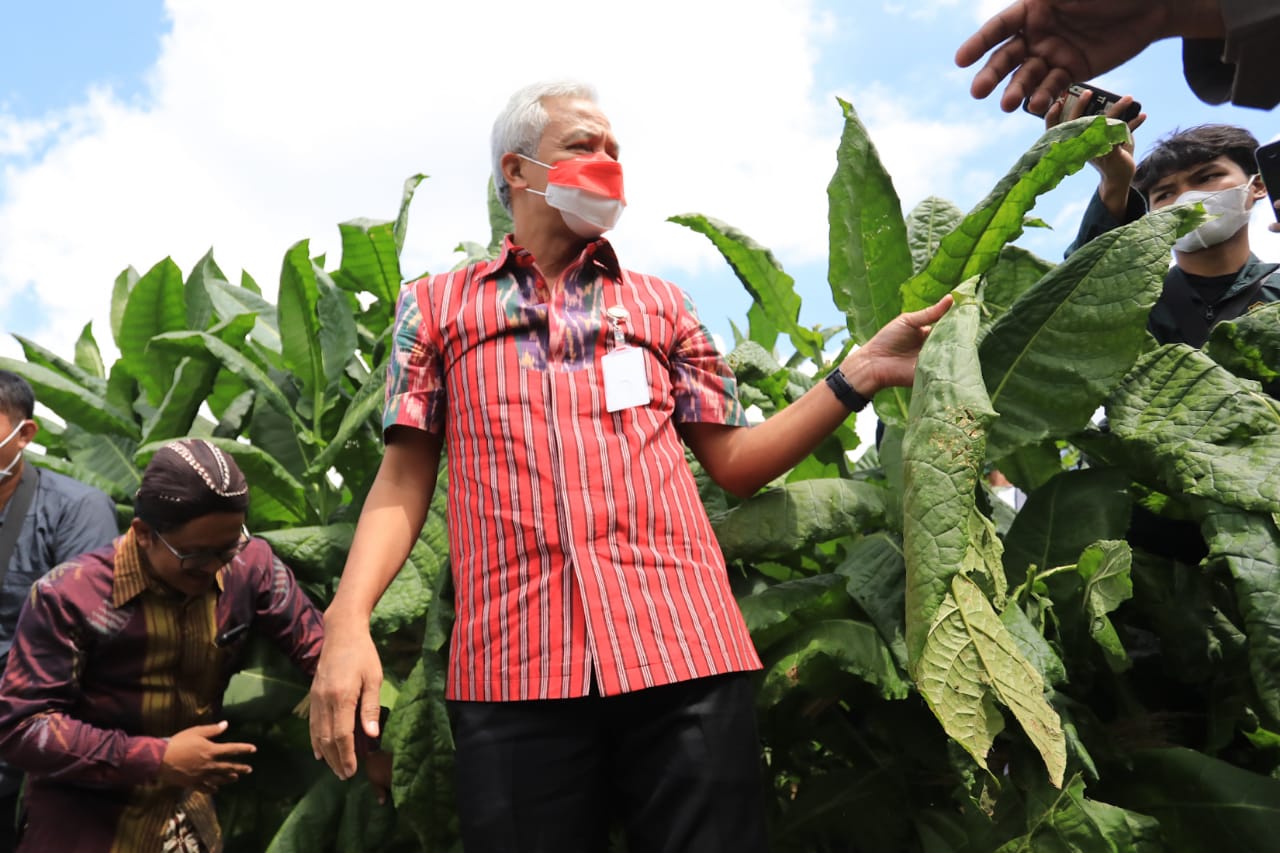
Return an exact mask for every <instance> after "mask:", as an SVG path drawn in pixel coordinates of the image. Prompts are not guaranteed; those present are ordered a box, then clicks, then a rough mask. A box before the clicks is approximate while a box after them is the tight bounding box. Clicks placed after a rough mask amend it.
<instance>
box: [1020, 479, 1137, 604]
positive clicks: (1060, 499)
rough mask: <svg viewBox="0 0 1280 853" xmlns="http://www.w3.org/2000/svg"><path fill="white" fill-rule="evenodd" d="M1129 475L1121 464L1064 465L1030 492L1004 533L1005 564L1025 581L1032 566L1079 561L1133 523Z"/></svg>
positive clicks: (1043, 568) (1041, 568)
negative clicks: (1076, 468)
mask: <svg viewBox="0 0 1280 853" xmlns="http://www.w3.org/2000/svg"><path fill="white" fill-rule="evenodd" d="M1128 489H1129V477H1128V475H1127V474H1126V473H1125V472H1124V471H1122V470H1119V469H1116V468H1086V469H1084V470H1081V471H1064V472H1062V473H1061V474H1058V475H1057V476H1056V477H1054V478H1053V479H1052V480H1050V481H1049V482H1048V483H1046V484H1045V485H1043V486H1041V487H1040V488H1038V489H1036V490H1035V491H1034V492H1032V493H1031V494H1030V495H1028V496H1027V502H1026V503H1025V504H1024V505H1023V507H1022V510H1021V511H1019V513H1018V515H1017V516H1016V517H1015V518H1014V521H1013V525H1012V526H1011V527H1010V528H1009V532H1008V534H1007V535H1006V536H1005V538H1004V567H1005V571H1006V572H1007V573H1008V575H1009V579H1010V582H1012V583H1021V581H1022V578H1023V577H1025V576H1026V574H1027V570H1028V569H1029V568H1030V567H1031V566H1036V567H1037V568H1038V569H1039V571H1041V572H1045V571H1048V570H1049V569H1052V568H1055V567H1057V566H1065V565H1069V564H1071V563H1074V562H1076V558H1077V557H1078V556H1079V555H1080V552H1081V551H1083V550H1084V549H1085V548H1087V547H1088V546H1089V545H1090V544H1091V543H1093V542H1096V541H1098V540H1099V539H1122V538H1124V535H1125V531H1127V530H1128V529H1129V512H1130V508H1131V506H1132V503H1133V501H1132V499H1131V498H1130V496H1129V491H1128Z"/></svg>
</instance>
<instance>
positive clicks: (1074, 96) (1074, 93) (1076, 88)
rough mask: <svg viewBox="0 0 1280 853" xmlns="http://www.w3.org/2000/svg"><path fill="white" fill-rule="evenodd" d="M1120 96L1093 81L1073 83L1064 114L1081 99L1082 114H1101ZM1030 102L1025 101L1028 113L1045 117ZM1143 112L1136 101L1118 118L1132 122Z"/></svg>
mask: <svg viewBox="0 0 1280 853" xmlns="http://www.w3.org/2000/svg"><path fill="white" fill-rule="evenodd" d="M1085 92H1088V93H1089V96H1088V98H1087V99H1085ZM1120 97H1121V96H1120V95H1117V94H1115V93H1114V92H1108V91H1107V90H1106V89H1100V88H1098V87H1097V86H1095V85H1093V84H1092V83H1072V84H1071V85H1070V86H1068V87H1067V94H1066V99H1065V100H1064V102H1063V104H1062V115H1070V114H1071V111H1072V109H1073V108H1074V107H1075V105H1076V102H1077V101H1080V100H1085V105H1084V112H1082V113H1080V115H1082V116H1095V115H1101V114H1102V113H1105V112H1106V110H1107V107H1109V106H1111V105H1112V104H1114V103H1116V102H1117V101H1119V100H1120ZM1030 102H1031V101H1030V99H1027V100H1026V101H1023V102H1022V109H1023V110H1024V111H1026V112H1028V113H1031V115H1034V116H1039V117H1040V118H1044V113H1036V112H1032V111H1031V108H1030V106H1029V104H1030ZM1141 112H1142V104H1140V103H1138V102H1137V101H1134V102H1133V103H1132V104H1130V105H1129V107H1128V109H1126V110H1125V111H1124V112H1123V113H1121V114H1120V115H1119V116H1116V118H1118V119H1120V120H1121V121H1124V122H1130V121H1133V120H1134V119H1135V118H1137V117H1138V114H1139V113H1141Z"/></svg>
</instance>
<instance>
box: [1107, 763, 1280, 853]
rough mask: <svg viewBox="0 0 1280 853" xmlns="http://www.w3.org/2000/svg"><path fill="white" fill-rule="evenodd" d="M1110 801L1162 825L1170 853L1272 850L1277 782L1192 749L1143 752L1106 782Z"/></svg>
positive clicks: (1278, 827)
mask: <svg viewBox="0 0 1280 853" xmlns="http://www.w3.org/2000/svg"><path fill="white" fill-rule="evenodd" d="M1107 782H1108V784H1109V786H1110V789H1111V791H1112V795H1111V796H1110V797H1108V799H1110V800H1112V801H1113V802H1116V803H1118V804H1120V805H1123V806H1124V807H1125V808H1129V809H1133V810H1135V811H1139V812H1142V813H1144V814H1148V815H1151V816H1152V817H1154V818H1156V819H1157V820H1159V821H1160V825H1161V826H1162V827H1163V829H1164V839H1165V843H1166V846H1165V847H1164V848H1162V849H1163V850H1167V851H1169V853H1219V851H1222V850H1239V851H1245V850H1249V851H1254V850H1257V851H1262V850H1274V849H1276V839H1278V838H1280V780H1276V779H1269V778H1267V777H1266V776H1261V775H1259V774H1257V773H1250V772H1249V771H1247V770H1242V769H1240V768H1239V767H1235V766H1233V765H1230V764H1227V763H1226V762H1225V761H1220V760H1218V759H1216V758H1213V757H1211V756H1208V755H1205V754H1204V753H1201V752H1196V751H1194V750H1190V749H1182V748H1171V749H1145V750H1139V751H1137V752H1135V753H1132V754H1130V755H1129V756H1126V767H1125V768H1116V769H1115V770H1114V771H1113V775H1111V776H1109V777H1108V778H1107Z"/></svg>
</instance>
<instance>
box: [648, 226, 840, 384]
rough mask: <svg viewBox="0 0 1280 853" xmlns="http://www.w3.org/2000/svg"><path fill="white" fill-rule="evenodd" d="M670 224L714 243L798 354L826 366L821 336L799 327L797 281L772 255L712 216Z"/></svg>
mask: <svg viewBox="0 0 1280 853" xmlns="http://www.w3.org/2000/svg"><path fill="white" fill-rule="evenodd" d="M667 221H668V222H674V223H676V224H677V225H683V226H685V227H686V228H689V229H692V230H694V231H697V232H698V233H699V234H702V235H703V236H705V237H707V238H708V239H709V240H711V243H712V245H714V246H715V247H716V249H718V250H719V251H720V254H721V255H723V256H724V259H725V260H726V261H728V262H729V266H731V267H733V271H734V273H735V274H737V276H738V280H739V281H741V282H742V285H743V287H745V288H746V289H747V292H748V293H750V294H751V298H752V299H754V300H755V302H756V304H758V305H759V306H760V307H761V309H762V310H763V311H764V312H765V314H766V316H767V317H768V318H769V320H770V321H771V322H772V323H773V324H774V325H775V326H776V327H777V328H778V329H779V330H781V331H783V332H786V333H787V334H788V335H790V336H791V342H792V344H794V345H795V348H796V349H797V350H798V351H800V352H802V353H804V354H805V355H806V356H808V357H809V358H811V359H813V361H814V362H815V363H816V364H822V363H823V361H824V360H823V357H822V349H823V339H822V335H821V334H820V333H819V332H815V331H814V330H812V329H806V328H805V327H804V326H801V325H800V322H799V317H800V297H799V296H798V295H797V294H796V289H795V281H794V280H793V279H792V278H791V276H789V275H787V274H786V273H785V272H783V270H782V267H781V265H779V264H778V261H777V259H776V258H774V257H773V253H772V252H770V251H769V250H768V249H766V248H764V247H763V246H761V245H760V244H758V243H756V242H755V241H754V240H752V239H751V238H750V237H748V236H747V235H745V234H743V233H742V232H741V231H738V230H737V229H736V228H732V227H730V226H729V225H727V224H725V223H724V222H721V221H719V220H717V219H712V218H711V217H709V216H703V215H701V214H697V213H687V214H684V215H681V216H672V217H670V218H669V219H668V220H667Z"/></svg>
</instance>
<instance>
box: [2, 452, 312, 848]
mask: <svg viewBox="0 0 1280 853" xmlns="http://www.w3.org/2000/svg"><path fill="white" fill-rule="evenodd" d="M248 505H249V490H248V486H247V485H246V483H245V479H244V475H243V474H242V473H241V472H240V469H239V467H237V465H236V463H235V461H234V460H233V459H232V458H231V456H229V455H228V454H226V453H224V452H222V451H221V450H219V449H218V448H217V447H215V446H213V445H212V444H210V443H208V442H206V441H203V440H199V439H184V440H182V441H175V442H171V443H169V444H167V445H165V446H164V447H163V448H161V449H160V450H159V451H158V452H157V453H156V455H155V456H154V457H153V458H152V460H151V463H150V464H149V465H148V466H147V468H146V471H145V472H144V473H143V476H142V485H141V487H140V488H139V489H138V494H137V498H136V500H135V503H134V512H135V513H136V516H135V518H134V519H133V522H132V523H131V524H130V526H129V529H128V531H127V532H126V533H125V534H124V535H123V536H121V537H120V538H118V539H116V540H115V542H114V544H112V545H111V546H108V547H105V548H102V549H100V550H97V551H91V552H89V553H87V554H84V555H82V556H80V557H77V558H75V559H72V560H71V561H69V562H66V563H63V564H61V565H60V566H58V567H56V568H55V569H53V571H51V572H50V573H49V574H48V575H47V576H45V577H43V578H41V579H40V580H39V581H38V582H37V583H36V584H35V586H33V587H32V590H31V595H30V597H29V598H28V600H27V602H26V604H25V605H24V607H23V609H22V614H21V616H20V617H19V619H18V627H17V635H16V638H15V639H14V643H13V650H12V651H11V652H10V653H9V661H8V665H7V666H6V668H5V672H4V678H3V681H2V682H0V753H2V754H3V756H4V758H5V760H6V761H8V762H10V763H12V764H13V765H14V766H16V767H19V768H21V769H22V770H24V771H26V772H27V773H28V774H29V775H28V782H27V790H26V796H25V802H24V806H25V826H24V827H22V828H21V829H20V831H21V832H22V838H21V841H20V843H19V847H18V849H19V850H20V851H40V853H47V851H68V853H70V851H75V853H96V851H101V853H107V851H122V850H124V851H131V853H151V851H155V853H162V851H163V853H170V852H171V851H178V853H205V851H218V850H221V848H222V841H221V835H220V831H219V827H218V821H217V816H216V813H215V811H214V803H213V794H214V792H215V791H217V789H218V788H219V787H220V786H222V785H225V784H228V783H231V782H235V781H236V780H237V779H239V778H240V777H241V776H243V775H244V774H246V773H249V772H250V771H251V769H252V768H251V765H250V763H249V762H250V758H249V756H251V755H252V753H253V752H254V746H253V744H249V743H223V742H220V741H219V740H218V737H219V736H220V735H221V734H222V733H223V731H225V729H226V726H227V724H226V722H225V721H223V720H222V719H221V713H222V694H223V692H224V691H225V690H226V687H227V682H228V681H229V680H230V678H231V675H232V674H233V673H234V672H235V671H236V669H237V668H238V666H239V665H240V664H241V663H242V660H241V659H242V657H243V654H242V653H243V651H244V649H245V641H246V640H247V639H248V638H249V636H250V634H251V633H256V634H260V635H262V636H265V637H267V638H268V639H270V640H271V641H273V642H274V643H275V644H276V645H277V646H279V647H280V649H281V650H283V651H284V652H285V654H287V655H288V656H289V657H290V658H291V659H292V660H293V662H294V663H295V664H297V666H298V667H299V668H300V669H302V670H303V671H304V672H306V673H307V674H308V675H310V674H312V673H313V672H314V671H315V666H316V661H317V660H318V658H319V655H320V646H321V640H322V637H323V628H322V623H321V617H320V614H319V612H318V611H317V610H316V608H315V606H314V605H312V604H311V602H310V601H309V600H308V599H307V597H306V595H305V594H304V593H303V592H302V591H301V590H300V589H299V588H298V585H297V583H296V582H295V581H294V577H293V574H292V573H291V572H290V571H289V569H288V568H287V567H286V566H285V565H284V564H283V563H281V562H280V560H279V559H278V558H277V557H276V556H275V554H273V553H272V551H271V547H270V546H269V545H267V543H266V542H264V541H263V540H261V539H255V538H253V537H251V536H250V535H249V533H248V531H247V530H246V529H245V512H246V510H247V508H248Z"/></svg>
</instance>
